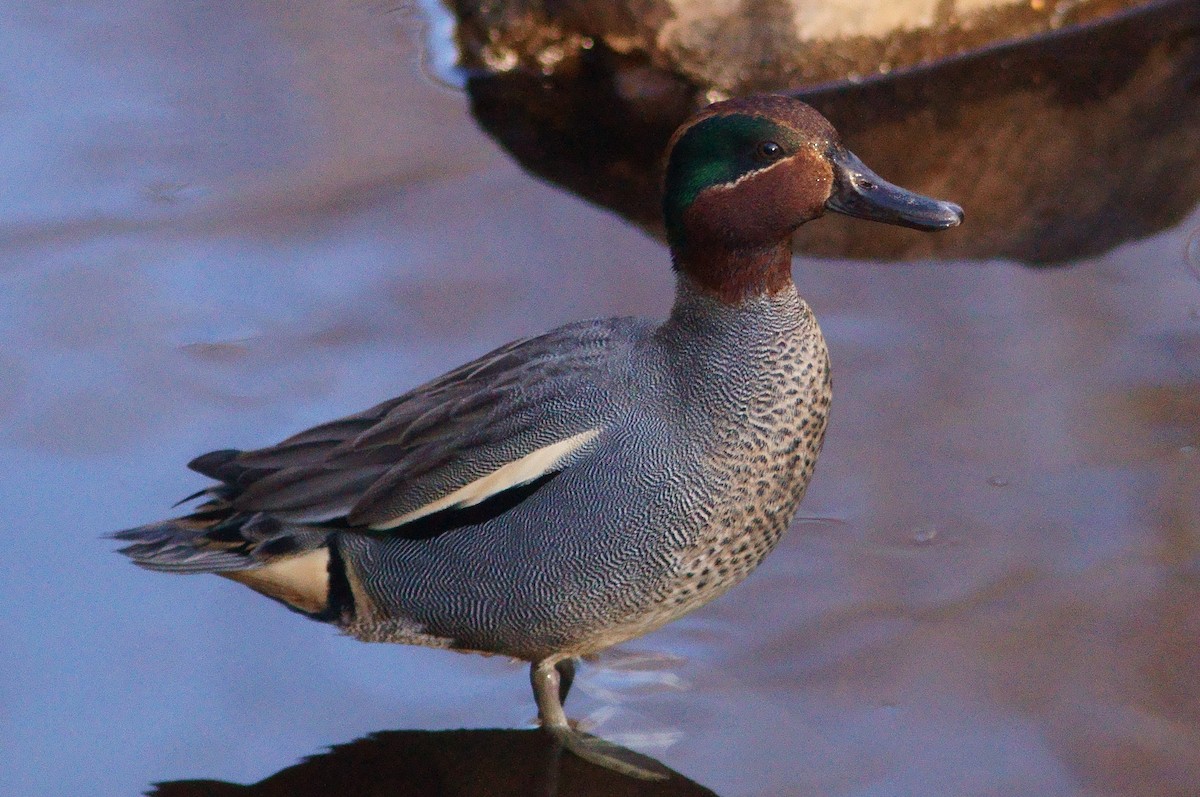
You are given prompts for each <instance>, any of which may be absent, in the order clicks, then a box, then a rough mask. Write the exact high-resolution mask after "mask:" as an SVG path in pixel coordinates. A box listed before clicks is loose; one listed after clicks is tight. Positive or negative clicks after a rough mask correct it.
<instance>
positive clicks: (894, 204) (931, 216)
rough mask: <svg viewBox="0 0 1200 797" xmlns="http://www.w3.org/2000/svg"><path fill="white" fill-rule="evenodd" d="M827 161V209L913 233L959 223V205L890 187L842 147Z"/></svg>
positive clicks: (960, 220)
mask: <svg viewBox="0 0 1200 797" xmlns="http://www.w3.org/2000/svg"><path fill="white" fill-rule="evenodd" d="M830 161H831V162H832V163H833V193H832V194H831V195H830V197H829V199H828V200H826V201H825V208H826V209H827V210H833V211H836V212H838V213H844V214H846V215H847V216H855V217H857V218H860V219H870V220H871V221H882V222H883V223H884V224H896V225H899V226H901V227H912V228H913V229H914V230H945V229H947V228H949V227H957V226H958V225H959V224H962V220H963V211H962V208H960V207H959V206H958V205H956V204H954V203H953V202H945V201H943V200H940V199H932V198H930V197H927V196H921V195H920V194H916V193H913V192H912V191H907V190H905V189H903V188H901V187H900V186H898V185H892V184H891V183H889V182H888V181H887V180H884V179H883V178H882V177H880V176H879V175H877V174H875V172H873V171H871V170H870V169H869V168H867V165H866V164H865V163H863V162H862V161H860V160H859V159H858V156H856V155H855V154H854V153H853V152H850V151H849V150H847V149H845V148H843V147H840V146H839V147H836V148H835V149H834V151H833V152H832V153H831V154H830Z"/></svg>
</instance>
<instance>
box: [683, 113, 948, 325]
mask: <svg viewBox="0 0 1200 797" xmlns="http://www.w3.org/2000/svg"><path fill="white" fill-rule="evenodd" d="M668 152H669V154H668V160H667V171H666V181H665V185H664V193H663V213H664V217H665V221H666V227H667V239H668V241H669V243H670V245H671V257H672V261H673V262H674V265H675V269H676V270H677V271H679V272H681V273H682V274H684V275H685V276H686V277H688V278H689V279H690V280H691V281H692V282H693V283H695V284H696V285H697V286H698V287H700V288H701V289H702V290H704V291H706V292H708V293H711V294H713V295H715V296H717V297H718V298H720V299H722V300H723V301H726V302H729V303H740V302H741V301H744V300H745V299H747V298H749V297H752V296H757V295H761V294H764V293H774V292H777V291H779V290H782V289H783V288H785V287H787V286H789V285H791V280H792V275H791V258H792V250H791V236H792V233H793V232H795V230H796V228H797V227H799V226H800V225H801V224H803V223H804V222H806V221H810V220H812V219H815V218H817V217H818V216H821V215H823V214H824V213H825V211H827V210H832V211H835V212H837V213H844V214H846V215H848V216H856V217H858V218H862V219H870V220H872V221H881V222H884V223H886V224H898V225H901V226H904V227H912V228H914V229H918V230H944V229H946V228H948V227H954V226H956V225H958V224H960V223H962V220H963V212H962V208H960V207H959V206H958V205H955V204H954V203H952V202H944V201H941V200H938V199H930V198H929V197H924V196H921V195H920V194H915V193H913V192H911V191H906V190H905V189H903V188H900V187H899V186H895V185H892V184H891V183H889V182H887V181H886V180H884V179H882V178H881V177H879V176H878V175H876V174H875V173H874V172H872V171H871V170H870V169H869V168H867V166H866V165H865V164H863V162H862V161H860V160H859V159H858V158H857V157H855V156H854V154H853V153H851V152H850V151H849V150H847V149H846V148H845V147H843V146H842V144H841V142H840V141H839V140H838V135H837V131H836V130H834V129H833V126H832V125H831V124H830V123H829V122H828V121H827V120H826V119H825V117H823V116H821V114H819V113H817V112H816V111H815V110H813V109H812V108H811V107H809V106H808V105H805V104H804V103H802V102H800V101H799V100H795V99H791V98H790V97H781V96H776V95H763V96H757V97H746V98H739V99H734V100H727V101H725V102H718V103H714V104H713V105H710V106H708V107H707V108H705V109H704V110H702V111H700V112H699V113H697V114H696V115H695V116H693V117H692V118H691V119H689V120H688V121H687V122H685V123H684V124H683V126H681V127H680V128H679V129H678V130H677V131H676V132H675V135H674V136H672V138H671V143H670V145H669V147H668Z"/></svg>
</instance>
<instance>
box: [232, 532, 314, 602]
mask: <svg viewBox="0 0 1200 797" xmlns="http://www.w3.org/2000/svg"><path fill="white" fill-rule="evenodd" d="M221 575H223V576H225V577H227V578H231V579H233V580H234V581H237V582H240V583H242V584H245V585H246V586H247V587H250V589H253V590H257V591H258V592H261V593H262V594H264V595H268V596H270V597H272V598H277V599H279V600H281V601H283V602H285V603H287V604H289V605H291V606H295V607H296V608H297V609H300V610H301V611H305V612H310V613H313V614H315V613H317V612H320V611H323V610H324V609H325V607H326V606H327V605H328V604H329V549H328V548H317V549H316V550H315V551H309V552H307V553H302V554H300V555H299V556H288V557H282V558H280V559H276V560H275V561H273V562H270V563H269V564H266V565H263V566H262V567H257V568H255V569H253V570H235V571H233V572H230V573H221Z"/></svg>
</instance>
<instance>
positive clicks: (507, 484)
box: [371, 429, 600, 531]
mask: <svg viewBox="0 0 1200 797" xmlns="http://www.w3.org/2000/svg"><path fill="white" fill-rule="evenodd" d="M598 434H600V430H599V429H590V430H588V431H586V432H580V433H579V434H577V435H574V436H573V437H568V438H567V439H566V440H560V441H558V442H557V443H551V444H550V445H548V446H544V447H543V448H539V449H537V450H536V451H532V452H530V453H528V454H526V455H525V456H523V457H521V458H520V459H516V460H513V461H512V462H509V463H507V464H505V465H501V466H500V467H499V468H496V469H495V470H494V471H492V472H491V473H489V474H487V475H486V476H482V477H480V478H478V479H476V480H475V481H473V482H471V483H469V484H464V485H463V486H462V487H459V488H458V489H457V490H455V491H454V492H452V493H449V494H447V495H444V496H442V497H441V498H438V499H437V500H435V501H430V502H429V503H428V504H425V505H424V506H421V507H418V508H416V509H414V510H413V511H411V512H407V513H405V514H403V515H401V516H400V517H398V518H395V519H393V520H388V521H384V522H381V523H375V524H373V525H372V526H371V529H372V530H374V531H387V530H388V529H394V528H396V527H397V526H403V525H404V524H405V523H411V522H412V521H414V520H417V519H418V518H422V517H425V516H426V515H432V514H433V513H434V512H439V511H441V510H443V509H450V508H451V507H468V506H475V505H476V504H478V503H481V502H483V501H485V500H487V499H488V498H490V497H491V496H493V495H496V494H497V493H501V492H504V491H505V490H508V489H510V488H512V487H518V486H520V485H522V484H528V483H529V482H531V481H533V480H534V479H537V478H539V477H541V476H545V475H546V474H547V473H549V472H550V471H552V470H554V468H555V467H557V466H558V464H559V463H560V462H562V461H563V460H564V459H566V458H567V457H568V456H570V455H571V454H573V453H575V452H576V451H578V450H579V449H581V448H583V447H584V446H585V445H587V444H588V443H590V442H591V441H592V440H593V439H594V438H595V437H596V435H598Z"/></svg>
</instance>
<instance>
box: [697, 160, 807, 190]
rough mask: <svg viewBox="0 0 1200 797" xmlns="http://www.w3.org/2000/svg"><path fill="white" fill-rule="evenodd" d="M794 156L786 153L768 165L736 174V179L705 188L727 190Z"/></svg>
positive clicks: (764, 172) (786, 161)
mask: <svg viewBox="0 0 1200 797" xmlns="http://www.w3.org/2000/svg"><path fill="white" fill-rule="evenodd" d="M794 157H796V156H795V155H788V156H787V157H786V158H780V159H779V160H777V161H775V162H774V163H772V164H771V165H769V166H764V167H762V168H761V169H755V170H754V171H752V172H746V173H745V174H742V175H738V178H737V179H736V180H734V181H733V182H732V183H717V184H716V185H713V186H709V188H708V189H707V190H709V191H729V190H731V189H733V188H736V187H737V186H738V184H739V183H741V182H742V181H743V180H748V179H750V178H751V177H757V176H758V175H760V174H766V173H767V172H769V171H771V170H772V169H774V168H775V167H777V166H781V165H782V164H785V163H788V162H789V161H791V159H792V158H794Z"/></svg>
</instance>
